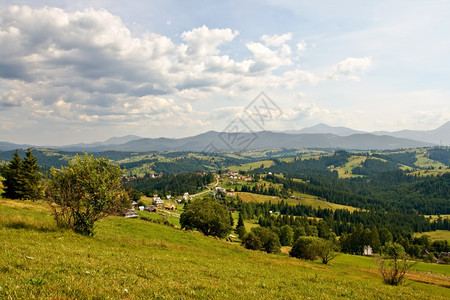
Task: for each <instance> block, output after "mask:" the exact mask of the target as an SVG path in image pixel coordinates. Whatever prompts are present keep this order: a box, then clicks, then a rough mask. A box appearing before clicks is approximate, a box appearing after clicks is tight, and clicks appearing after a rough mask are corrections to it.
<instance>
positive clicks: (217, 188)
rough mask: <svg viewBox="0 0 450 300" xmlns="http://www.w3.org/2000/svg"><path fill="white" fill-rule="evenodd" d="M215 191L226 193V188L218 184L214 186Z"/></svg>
mask: <svg viewBox="0 0 450 300" xmlns="http://www.w3.org/2000/svg"><path fill="white" fill-rule="evenodd" d="M216 191H217V192H221V193H226V192H227V190H226V189H225V188H223V187H220V186H216Z"/></svg>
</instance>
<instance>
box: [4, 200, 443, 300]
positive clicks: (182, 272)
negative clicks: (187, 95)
mask: <svg viewBox="0 0 450 300" xmlns="http://www.w3.org/2000/svg"><path fill="white" fill-rule="evenodd" d="M0 216H1V218H0V240H1V241H2V243H1V252H0V258H1V259H0V270H1V272H0V287H1V288H0V298H2V299H3V298H4V299H10V298H12V299H74V298H76V299H92V298H96V299H148V298H155V299H156V298H157V299H181V298H183V299H253V298H259V299H299V298H300V299H302V298H309V299H338V298H339V299H375V298H376V299H445V298H446V297H447V296H448V288H447V287H448V278H449V273H448V268H447V266H443V265H432V264H424V263H420V264H418V265H417V266H415V267H414V268H415V271H413V272H411V273H410V274H408V277H407V278H408V280H407V284H406V285H405V286H399V287H393V286H388V285H385V284H383V283H382V281H381V277H380V275H379V274H378V272H377V270H376V266H375V263H374V262H373V260H372V259H371V258H367V257H360V256H353V255H347V254H342V255H340V256H338V257H337V258H336V259H335V260H333V261H332V262H331V264H330V265H323V264H321V263H320V262H307V261H303V260H299V259H294V258H290V257H288V256H286V255H285V254H278V255H275V254H266V253H262V252H257V251H250V250H246V249H244V248H243V247H242V246H240V245H239V244H238V243H230V242H225V241H221V240H216V239H214V238H209V237H205V236H203V235H200V234H198V233H196V232H189V231H182V230H177V229H174V228H171V227H168V226H163V225H160V224H154V223H151V222H145V221H143V220H140V219H126V218H123V217H109V218H107V219H103V220H101V221H99V222H98V227H97V230H96V235H95V236H94V237H84V236H80V235H77V234H74V233H72V232H71V231H68V230H65V229H60V228H57V227H56V226H55V224H54V221H53V220H52V218H51V216H50V213H49V208H48V206H45V205H43V204H42V203H33V202H28V201H12V200H4V199H0ZM431 272H432V273H431Z"/></svg>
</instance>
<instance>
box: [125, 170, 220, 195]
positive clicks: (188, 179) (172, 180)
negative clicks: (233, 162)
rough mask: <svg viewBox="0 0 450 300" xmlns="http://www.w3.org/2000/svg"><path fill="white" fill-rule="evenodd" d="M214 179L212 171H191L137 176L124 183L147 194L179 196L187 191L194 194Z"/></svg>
mask: <svg viewBox="0 0 450 300" xmlns="http://www.w3.org/2000/svg"><path fill="white" fill-rule="evenodd" d="M214 180H215V177H214V174H212V173H201V172H191V173H183V174H164V175H163V176H162V177H160V178H149V177H144V178H137V179H132V180H129V181H127V182H125V183H124V186H125V187H127V188H132V189H135V190H137V191H139V192H142V193H143V194H145V195H147V196H152V195H153V194H159V195H163V196H165V195H172V196H179V195H183V194H184V193H186V192H188V193H189V194H195V193H197V192H200V191H202V190H203V188H204V186H205V185H207V184H209V183H211V182H213V181H214Z"/></svg>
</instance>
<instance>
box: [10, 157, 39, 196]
mask: <svg viewBox="0 0 450 300" xmlns="http://www.w3.org/2000/svg"><path fill="white" fill-rule="evenodd" d="M39 168H40V167H39V165H38V164H37V159H36V157H34V156H33V154H32V153H31V149H28V150H27V151H26V153H25V158H24V159H21V158H20V156H19V152H18V151H16V152H14V155H13V158H12V160H11V161H10V162H9V163H8V164H7V165H6V166H5V167H3V168H2V174H3V176H4V177H5V181H4V185H5V188H6V191H5V196H6V197H8V198H11V199H28V200H30V199H31V200H34V199H40V198H41V197H42V186H41V178H42V175H41V173H39Z"/></svg>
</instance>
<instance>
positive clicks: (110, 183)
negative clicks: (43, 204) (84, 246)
mask: <svg viewBox="0 0 450 300" xmlns="http://www.w3.org/2000/svg"><path fill="white" fill-rule="evenodd" d="M51 177H52V178H51V179H50V180H49V181H48V184H47V187H46V196H47V201H48V202H49V203H50V207H51V209H52V213H53V217H54V218H55V220H56V223H57V225H58V226H61V227H69V228H71V229H72V230H74V231H75V232H76V233H79V234H82V235H86V236H92V235H94V223H95V222H96V221H98V220H100V219H101V218H104V217H106V216H107V215H109V214H113V213H123V210H124V208H125V207H127V206H128V205H129V204H130V203H129V198H128V194H127V192H126V191H125V190H123V189H122V186H121V180H122V170H121V169H120V167H119V166H118V165H116V164H113V163H111V162H110V161H109V160H108V158H101V157H100V158H94V157H93V156H92V155H91V156H88V155H87V154H86V153H84V156H83V157H80V156H78V155H77V156H76V158H75V161H74V162H69V166H68V167H62V168H61V170H55V169H54V168H52V170H51Z"/></svg>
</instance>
